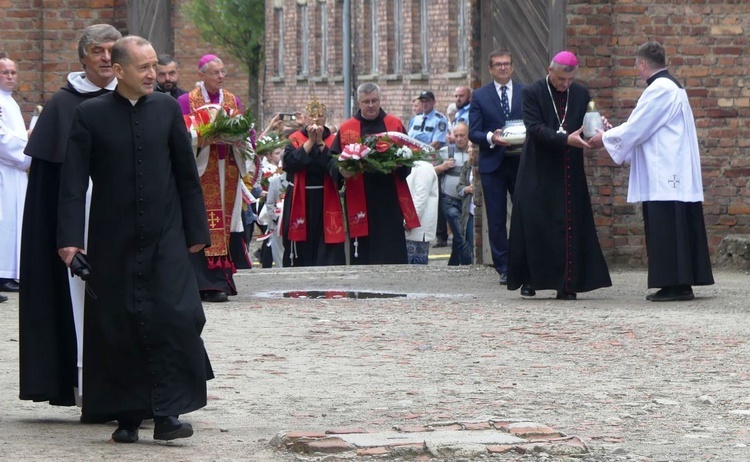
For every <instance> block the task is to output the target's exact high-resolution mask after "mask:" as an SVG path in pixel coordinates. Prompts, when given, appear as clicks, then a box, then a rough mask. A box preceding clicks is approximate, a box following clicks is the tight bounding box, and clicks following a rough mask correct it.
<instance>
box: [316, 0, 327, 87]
mask: <svg viewBox="0 0 750 462" xmlns="http://www.w3.org/2000/svg"><path fill="white" fill-rule="evenodd" d="M318 5H319V10H320V11H319V12H318V13H319V18H320V75H322V76H327V75H328V24H327V21H328V4H327V3H326V2H325V0H323V1H321V2H320V3H319V4H318Z"/></svg>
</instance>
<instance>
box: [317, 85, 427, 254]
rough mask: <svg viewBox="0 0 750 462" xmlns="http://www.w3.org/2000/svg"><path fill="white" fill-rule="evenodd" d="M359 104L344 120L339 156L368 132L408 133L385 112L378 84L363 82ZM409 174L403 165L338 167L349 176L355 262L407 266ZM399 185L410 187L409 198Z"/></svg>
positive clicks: (335, 146)
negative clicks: (377, 169)
mask: <svg viewBox="0 0 750 462" xmlns="http://www.w3.org/2000/svg"><path fill="white" fill-rule="evenodd" d="M357 102H358V104H359V111H357V113H356V114H355V115H354V117H352V118H351V119H349V120H347V121H345V122H344V123H342V124H341V127H339V132H338V134H337V135H336V139H335V140H334V142H333V145H332V146H331V152H333V153H335V154H339V153H341V152H342V151H343V148H344V147H345V146H346V145H347V144H351V143H359V142H361V140H362V138H363V137H364V136H366V135H372V134H377V133H383V132H389V131H390V132H401V133H406V130H404V125H403V124H402V123H401V120H400V119H399V118H398V117H394V116H392V115H389V114H386V113H385V111H383V110H382V109H381V108H380V87H379V86H378V85H376V84H374V83H364V84H362V85H360V86H359V87H358V88H357ZM410 172H411V169H410V168H408V167H400V168H398V169H396V170H395V171H394V172H392V173H390V174H383V173H370V172H366V173H357V174H356V175H354V176H351V175H350V174H349V173H348V172H346V171H344V170H340V173H341V175H343V176H344V177H347V180H346V183H347V185H346V187H347V193H346V208H347V219H348V223H349V235H350V237H351V249H350V255H351V263H352V264H353V265H378V264H406V262H407V261H406V236H405V235H404V214H403V212H402V205H401V204H402V200H403V201H406V199H408V202H411V196H410V195H409V189H408V186H407V185H406V177H407V176H408V175H409V173H410ZM399 185H404V186H406V188H405V196H404V189H403V188H400V187H399ZM355 191H358V192H356V193H355ZM362 196H364V197H362ZM413 208H414V207H413V204H412V207H411V209H412V210H413Z"/></svg>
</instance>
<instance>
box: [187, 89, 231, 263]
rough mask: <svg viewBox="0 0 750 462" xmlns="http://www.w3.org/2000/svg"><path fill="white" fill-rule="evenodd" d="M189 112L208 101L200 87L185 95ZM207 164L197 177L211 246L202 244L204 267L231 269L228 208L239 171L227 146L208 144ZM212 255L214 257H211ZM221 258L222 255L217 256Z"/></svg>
mask: <svg viewBox="0 0 750 462" xmlns="http://www.w3.org/2000/svg"><path fill="white" fill-rule="evenodd" d="M222 91H223V92H224V108H225V110H227V112H229V111H230V110H232V109H237V100H236V99H235V97H234V95H233V94H231V93H229V92H228V91H226V90H222ZM189 101H190V112H191V114H192V113H193V112H195V110H196V109H198V108H199V107H201V106H204V105H206V104H210V101H208V102H207V101H205V100H204V99H203V94H202V93H201V89H200V88H195V89H194V90H192V91H191V92H190V94H189ZM209 149H210V152H209V157H208V165H207V166H206V171H205V173H203V175H202V176H201V186H202V187H203V197H204V199H205V201H206V213H207V219H208V228H209V231H210V233H211V247H206V257H208V269H215V268H217V267H218V268H232V267H233V266H234V265H233V264H232V261H231V258H230V257H229V235H230V226H231V225H232V210H233V209H234V199H235V197H236V196H237V185H238V184H239V176H240V171H239V168H238V167H237V162H236V161H235V159H234V155H233V153H232V149H231V147H229V146H225V145H218V144H212V145H211V146H210V148H209ZM220 155H221V158H224V159H225V163H224V166H225V168H224V170H225V172H224V202H222V200H221V195H222V191H221V181H220V178H219V158H220ZM211 257H214V258H211ZM219 257H223V258H219Z"/></svg>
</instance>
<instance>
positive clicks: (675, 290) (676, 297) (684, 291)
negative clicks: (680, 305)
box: [646, 286, 695, 302]
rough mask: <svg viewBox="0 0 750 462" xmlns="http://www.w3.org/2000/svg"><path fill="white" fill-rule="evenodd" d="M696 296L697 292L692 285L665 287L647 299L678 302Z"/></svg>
mask: <svg viewBox="0 0 750 462" xmlns="http://www.w3.org/2000/svg"><path fill="white" fill-rule="evenodd" d="M694 298H695V294H694V293H693V289H692V288H691V287H690V286H673V287H664V288H662V289H659V290H658V291H656V292H655V293H653V294H649V295H647V296H646V300H650V301H652V302H678V301H685V300H692V299H694Z"/></svg>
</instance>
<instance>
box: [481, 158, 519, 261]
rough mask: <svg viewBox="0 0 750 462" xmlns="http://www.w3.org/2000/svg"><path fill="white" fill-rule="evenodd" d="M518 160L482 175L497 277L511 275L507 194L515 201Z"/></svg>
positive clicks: (513, 159)
mask: <svg viewBox="0 0 750 462" xmlns="http://www.w3.org/2000/svg"><path fill="white" fill-rule="evenodd" d="M518 162H519V157H518V156H506V157H505V158H504V159H503V162H502V163H501V164H500V167H498V168H497V170H495V171H494V172H489V173H480V177H481V180H482V194H483V197H484V209H485V211H486V212H487V230H488V232H489V238H490V249H491V250H492V265H493V266H494V267H495V271H497V272H498V273H501V274H502V273H507V272H508V233H507V232H506V226H505V224H506V222H507V216H508V204H507V201H508V199H507V197H508V194H510V195H511V200H512V199H513V190H514V189H516V174H517V172H518Z"/></svg>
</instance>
